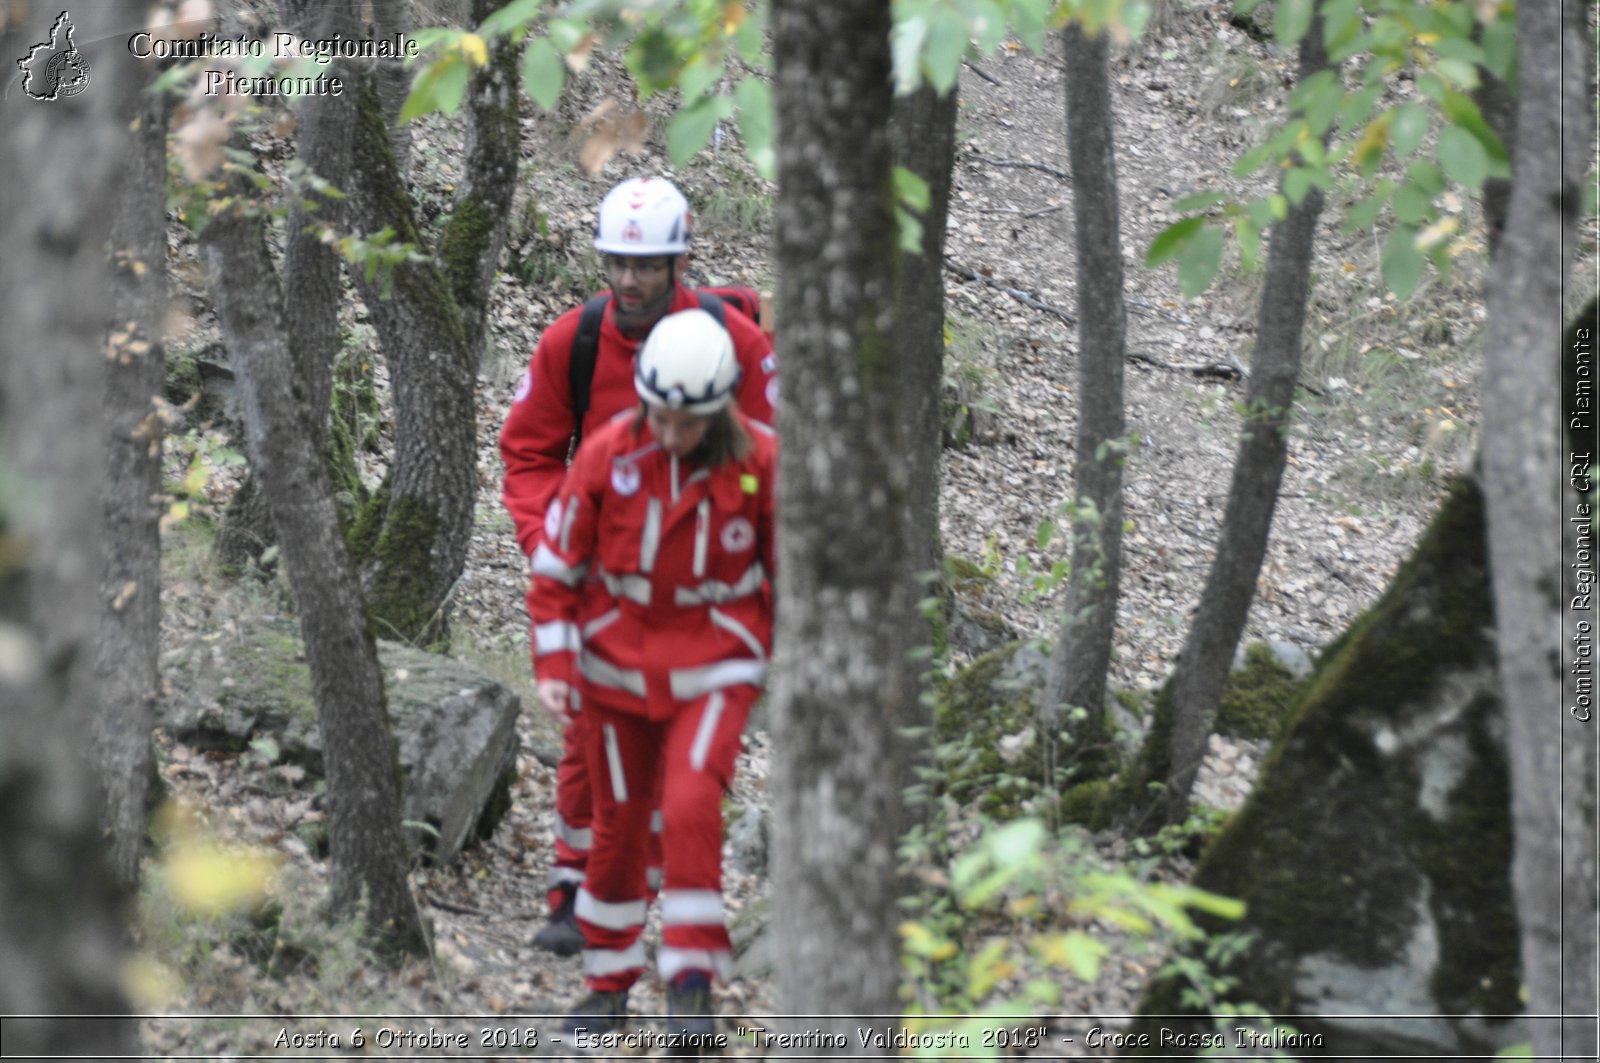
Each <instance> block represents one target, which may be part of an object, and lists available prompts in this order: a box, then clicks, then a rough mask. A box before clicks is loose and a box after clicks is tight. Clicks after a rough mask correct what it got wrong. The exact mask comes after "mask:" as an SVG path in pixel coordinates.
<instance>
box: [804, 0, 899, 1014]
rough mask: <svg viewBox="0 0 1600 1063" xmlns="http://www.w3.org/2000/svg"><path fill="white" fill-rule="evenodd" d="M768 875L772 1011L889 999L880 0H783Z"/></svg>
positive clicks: (889, 324) (893, 976)
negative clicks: (780, 338)
mask: <svg viewBox="0 0 1600 1063" xmlns="http://www.w3.org/2000/svg"><path fill="white" fill-rule="evenodd" d="M773 8H774V10H773V17H774V41H775V47H774V54H775V55H776V56H777V107H778V119H779V129H780V130H781V134H780V140H779V145H778V185H779V194H778V215H777V231H778V240H777V251H778V254H777V257H778V271H779V291H780V303H781V304H782V306H783V309H784V320H783V329H784V349H785V358H784V407H783V411H782V413H781V414H780V424H779V431H780V434H781V435H782V437H783V453H782V457H781V459H780V475H779V485H780V495H781V502H780V505H779V513H780V521H781V526H780V529H779V534H778V544H779V563H778V572H779V575H778V609H777V613H778V645H779V650H778V656H777V660H776V661H775V665H774V677H775V678H774V683H773V707H774V717H775V721H774V731H775V734H774V748H775V749H777V750H778V751H779V752H778V756H777V759H776V762H775V764H774V770H773V775H774V779H773V794H774V802H775V816H774V833H775V835H776V838H775V843H774V846H773V849H774V873H773V881H774V883H775V889H776V901H775V903H774V905H773V907H774V911H775V912H776V913H777V915H776V918H775V928H776V933H777V939H778V948H779V951H780V952H781V954H782V955H783V956H784V957H785V960H786V962H785V963H784V964H783V967H782V969H781V971H780V972H779V976H778V977H779V990H780V993H781V997H782V1006H783V1010H784V1011H786V1012H790V1013H793V1014H805V1015H816V1014H821V1015H830V1014H831V1015H834V1016H839V1017H838V1018H834V1019H826V1018H825V1019H806V1020H803V1021H804V1023H805V1025H806V1026H807V1028H810V1027H811V1026H812V1025H813V1024H815V1025H819V1026H821V1027H824V1028H826V1029H831V1030H834V1031H837V1032H840V1033H845V1034H848V1035H850V1036H851V1037H852V1038H853V1037H854V1027H855V1026H856V1025H857V1023H855V1022H852V1021H851V1020H850V1019H848V1018H845V1017H843V1016H846V1015H849V1014H863V1013H867V1014H872V1013H878V1014H892V1013H897V1012H898V1011H899V1001H898V997H897V993H896V987H897V984H898V981H899V974H900V962H899V942H898V940H897V938H896V934H895V926H896V925H897V923H898V921H899V920H898V916H897V914H896V909H895V883H896V876H895V870H896V860H895V847H896V837H895V826H896V825H897V824H898V823H899V822H900V804H901V795H900V791H899V786H898V783H897V781H896V779H895V777H894V774H893V773H892V772H887V771H884V770H883V765H885V764H888V763H892V762H893V758H894V750H895V745H896V736H895V722H896V721H897V720H899V719H903V718H904V717H905V712H906V710H905V709H904V708H903V707H902V706H903V705H904V703H905V702H906V701H907V700H909V699H910V698H912V697H914V696H915V681H914V676H913V674H912V668H911V667H910V663H909V662H908V661H907V659H906V653H905V651H906V649H907V646H906V641H907V640H906V637H905V633H906V632H907V630H908V629H909V627H910V623H911V619H912V615H913V614H912V603H913V594H912V590H911V588H910V587H909V586H908V585H907V581H906V580H905V578H904V576H903V574H904V572H905V555H906V552H907V550H908V549H909V544H908V538H907V519H908V518H907V512H906V502H907V494H908V488H907V484H906V469H905V464H904V461H903V455H904V453H905V444H904V440H903V438H902V435H901V433H900V431H899V425H900V423H901V421H902V419H903V416H904V414H903V410H902V409H901V407H902V405H903V403H904V399H903V397H902V396H903V395H904V392H905V389H904V388H903V386H902V384H901V378H900V377H899V376H898V374H897V370H898V368H899V366H898V365H897V362H898V352H897V348H896V344H895V341H894V338H893V329H894V313H893V311H894V292H895V280H894V270H895V262H896V259H897V253H896V250H895V228H894V217H893V191H892V187H891V181H890V153H889V144H888V137H887V134H886V129H887V126H888V121H889V115H890V110H891V98H890V81H889V52H888V40H889V37H888V34H889V24H890V12H889V3H888V2H887V0H879V2H876V3H861V2H850V3H846V2H841V0H779V2H778V3H776V4H774V5H773Z"/></svg>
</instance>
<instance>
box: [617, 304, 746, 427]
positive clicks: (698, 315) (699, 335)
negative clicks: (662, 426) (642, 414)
mask: <svg viewBox="0 0 1600 1063" xmlns="http://www.w3.org/2000/svg"><path fill="white" fill-rule="evenodd" d="M739 375H740V373H739V360H738V359H737V358H736V357H734V353H733V339H732V338H731V337H730V336H729V335H728V330H727V329H725V328H723V327H722V325H721V324H719V323H718V322H717V319H716V318H714V317H712V316H711V315H710V314H708V313H706V312H705V311H704V310H680V311H678V312H677V313H676V314H668V315H667V316H666V317H664V318H662V319H661V320H660V321H658V322H657V323H656V327H655V328H653V329H651V330H650V335H649V336H646V337H645V341H644V344H643V345H642V346H641V347H640V348H639V357H638V360H637V361H635V362H634V365H633V387H634V390H635V391H637V392H638V393H639V397H640V398H641V399H643V400H644V401H645V402H647V403H648V404H650V405H651V406H666V407H668V408H670V409H674V410H687V411H689V412H690V413H698V414H708V413H716V412H717V411H718V410H720V409H722V408H723V407H724V406H726V405H727V404H728V400H729V399H731V398H732V397H733V389H734V388H736V387H738V386H739Z"/></svg>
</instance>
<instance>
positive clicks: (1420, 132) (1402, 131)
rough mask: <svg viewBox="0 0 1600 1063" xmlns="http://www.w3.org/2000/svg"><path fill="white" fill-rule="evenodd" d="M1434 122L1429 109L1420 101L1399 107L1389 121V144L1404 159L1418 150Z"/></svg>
mask: <svg viewBox="0 0 1600 1063" xmlns="http://www.w3.org/2000/svg"><path fill="white" fill-rule="evenodd" d="M1432 124H1433V120H1432V118H1431V117H1429V113H1428V109H1427V108H1426V107H1424V106H1422V104H1420V103H1407V104H1402V105H1401V106H1399V107H1397V108H1396V109H1395V112H1394V118H1393V119H1392V120H1391V121H1390V122H1389V144H1390V146H1391V147H1393V148H1394V153H1395V155H1397V156H1398V157H1400V158H1402V159H1403V158H1405V157H1406V156H1408V155H1410V154H1411V153H1412V152H1414V151H1416V150H1417V147H1418V146H1419V145H1420V144H1421V143H1422V138H1423V137H1425V136H1427V135H1428V127H1429V126H1430V125H1432Z"/></svg>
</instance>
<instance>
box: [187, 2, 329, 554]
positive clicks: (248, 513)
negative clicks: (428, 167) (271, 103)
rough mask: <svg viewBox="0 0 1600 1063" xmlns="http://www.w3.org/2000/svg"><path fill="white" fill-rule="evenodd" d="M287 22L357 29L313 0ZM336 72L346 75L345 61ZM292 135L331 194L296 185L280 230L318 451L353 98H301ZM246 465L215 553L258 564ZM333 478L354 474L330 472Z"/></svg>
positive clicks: (299, 371)
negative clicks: (332, 238) (328, 237)
mask: <svg viewBox="0 0 1600 1063" xmlns="http://www.w3.org/2000/svg"><path fill="white" fill-rule="evenodd" d="M283 8H284V14H285V15H286V16H287V18H288V20H289V24H290V26H291V28H292V29H293V30H294V31H295V32H298V33H300V34H302V35H303V36H305V37H306V38H307V39H311V40H326V39H330V38H332V37H333V36H335V35H336V34H337V35H342V36H344V37H345V38H346V39H349V38H353V37H356V36H357V35H358V26H357V23H356V20H355V10H354V8H352V7H351V6H349V5H347V4H342V3H341V4H326V5H314V4H312V3H310V0H284V3H283ZM340 67H341V69H340V70H339V71H338V72H339V73H340V74H341V76H343V77H344V78H345V79H346V80H347V81H348V80H349V79H350V72H349V71H350V67H349V65H348V64H340ZM298 118H299V127H298V130H297V134H296V141H295V155H296V158H297V159H298V160H299V161H300V162H301V163H302V164H304V166H305V168H306V170H307V171H309V173H310V174H312V175H315V176H316V177H317V178H319V179H321V180H322V181H324V182H326V183H327V185H328V186H330V187H331V188H332V189H333V191H334V194H328V193H326V192H324V191H322V190H319V189H316V188H312V187H310V186H309V185H308V186H305V187H302V188H301V189H300V190H299V192H300V194H299V195H298V196H297V197H296V198H295V201H294V203H293V204H292V205H291V208H290V211H289V220H288V223H287V225H286V226H285V229H284V248H283V274H282V275H283V292H284V305H285V307H286V308H287V310H288V312H287V314H286V315H285V318H284V323H285V326H286V327H287V329H288V340H289V352H290V364H291V365H292V366H293V367H294V374H295V380H296V382H297V389H296V390H297V392H298V394H299V395H300V401H301V402H303V403H304V404H305V408H306V410H307V413H308V417H307V421H306V424H307V428H308V430H309V431H310V432H311V433H312V441H313V443H314V445H315V446H316V448H317V450H318V452H319V453H321V452H322V451H323V450H324V449H325V448H326V446H327V437H328V413H329V407H330V403H331V402H332V398H333V364H334V360H335V359H336V358H337V357H338V354H339V306H340V303H341V302H342V300H343V297H344V290H343V287H342V285H341V283H340V262H339V256H338V253H337V252H336V251H335V250H334V248H333V246H332V245H331V244H330V243H328V242H326V241H324V240H323V239H322V234H323V232H324V231H332V232H335V233H337V232H340V231H341V230H342V228H343V221H344V214H345V209H344V198H343V196H342V194H341V193H342V192H343V190H344V189H345V188H346V187H347V185H348V183H349V176H350V130H351V127H352V125H353V123H354V119H355V98H354V96H353V95H352V94H351V93H350V92H348V91H347V92H344V93H341V94H340V95H337V96H331V95H321V96H307V97H306V98H305V99H304V101H303V102H302V103H301V105H300V109H299V115H298ZM352 457H353V456H352V455H350V454H346V453H333V454H329V455H328V458H327V460H328V461H329V462H331V463H336V464H337V463H348V462H349V461H351V460H352ZM255 475H256V473H255V470H254V469H251V470H250V472H249V473H248V474H247V475H246V478H245V481H244V482H243V483H242V484H241V485H240V487H239V490H238V491H236V492H235V493H234V496H233V498H232V500H231V501H230V502H229V505H228V508H227V510H226V511H225V512H224V514H223V518H222V525H221V527H220V528H219V529H218V531H217V542H216V550H217V556H218V557H219V558H221V560H222V561H223V563H224V564H226V565H229V566H232V567H246V566H249V565H254V564H258V563H259V562H260V559H261V555H262V554H263V553H264V552H265V551H266V550H267V548H268V547H269V546H271V545H272V543H273V542H275V541H276V538H277V536H276V533H275V532H274V530H273V526H272V514H271V512H270V511H269V510H268V508H267V507H266V506H265V505H264V504H263V503H262V498H261V492H260V489H259V485H258V484H257V483H256V482H255ZM335 479H336V482H337V481H345V482H348V481H349V480H351V479H353V478H352V477H347V476H336V478H335Z"/></svg>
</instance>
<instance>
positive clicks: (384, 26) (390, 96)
mask: <svg viewBox="0 0 1600 1063" xmlns="http://www.w3.org/2000/svg"><path fill="white" fill-rule="evenodd" d="M371 7H372V33H373V36H374V37H377V38H379V39H382V38H384V37H391V38H392V37H393V36H394V35H395V34H396V33H410V32H411V31H412V29H413V28H414V27H413V26H412V18H411V0H371ZM476 24H477V23H474V24H473V25H476ZM376 77H377V82H378V100H379V106H381V107H382V108H383V118H384V121H385V122H387V123H388V126H389V150H390V151H391V152H393V153H394V161H395V165H396V166H398V167H399V169H400V172H401V173H404V172H405V170H406V166H407V164H408V163H409V162H410V160H411V126H410V125H409V124H407V123H405V122H402V121H400V110H401V108H403V107H404V106H405V103H406V96H407V95H408V94H409V93H410V92H411V72H410V71H409V70H407V69H406V65H405V61H404V60H402V59H379V60H376Z"/></svg>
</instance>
